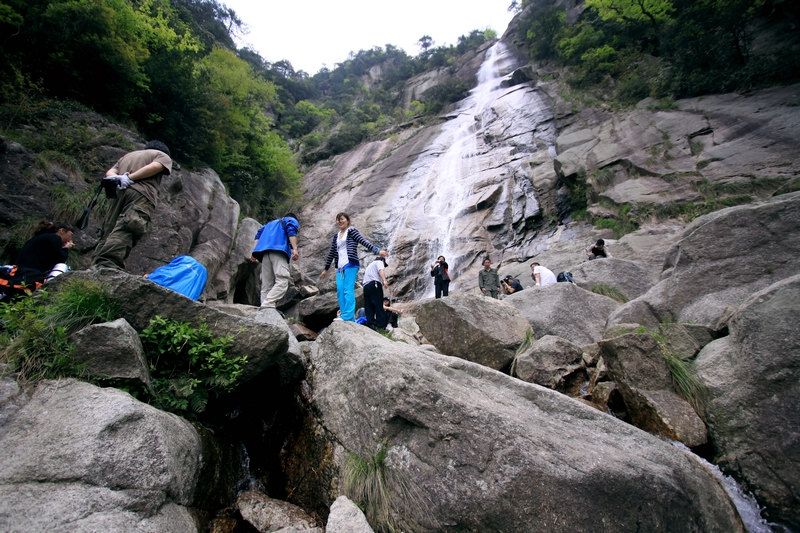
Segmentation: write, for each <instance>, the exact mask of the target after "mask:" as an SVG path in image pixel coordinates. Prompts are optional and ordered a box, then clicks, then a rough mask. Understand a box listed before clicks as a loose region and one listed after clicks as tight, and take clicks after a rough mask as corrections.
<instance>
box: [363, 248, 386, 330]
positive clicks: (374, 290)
mask: <svg viewBox="0 0 800 533" xmlns="http://www.w3.org/2000/svg"><path fill="white" fill-rule="evenodd" d="M386 266H387V265H386V259H384V258H383V257H382V256H378V257H376V258H375V259H374V260H373V261H372V262H371V263H370V264H369V265H368V266H367V269H366V270H365V271H364V279H363V280H362V285H363V286H364V311H365V313H366V315H367V327H369V328H372V329H377V328H378V327H379V325H381V324H385V321H384V320H383V288H384V287H386V272H385V270H386Z"/></svg>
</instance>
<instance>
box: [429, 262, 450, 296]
mask: <svg viewBox="0 0 800 533" xmlns="http://www.w3.org/2000/svg"><path fill="white" fill-rule="evenodd" d="M431 276H432V277H433V287H434V291H435V293H436V298H441V297H442V296H447V295H448V294H449V292H450V270H449V268H448V266H447V261H445V260H444V256H443V255H440V256H439V257H437V258H436V261H435V262H434V263H433V265H431Z"/></svg>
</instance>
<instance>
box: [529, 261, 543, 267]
mask: <svg viewBox="0 0 800 533" xmlns="http://www.w3.org/2000/svg"><path fill="white" fill-rule="evenodd" d="M531 266H532V267H538V266H542V265H540V264H539V263H536V262H533V263H531Z"/></svg>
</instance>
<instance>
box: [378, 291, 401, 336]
mask: <svg viewBox="0 0 800 533" xmlns="http://www.w3.org/2000/svg"><path fill="white" fill-rule="evenodd" d="M401 314H402V311H401V310H400V309H398V308H397V307H392V300H391V299H389V298H386V297H384V298H383V317H382V321H381V323H380V324H378V327H379V328H382V329H386V328H387V326H392V327H393V328H396V327H397V321H398V320H399V319H400V315H401Z"/></svg>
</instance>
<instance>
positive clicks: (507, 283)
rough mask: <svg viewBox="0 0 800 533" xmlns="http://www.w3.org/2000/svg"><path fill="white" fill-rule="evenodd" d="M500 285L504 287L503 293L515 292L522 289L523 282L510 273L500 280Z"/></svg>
mask: <svg viewBox="0 0 800 533" xmlns="http://www.w3.org/2000/svg"><path fill="white" fill-rule="evenodd" d="M500 287H502V289H503V294H514V293H515V292H519V291H521V290H522V283H520V282H519V280H518V279H517V278H515V277H514V276H512V275H511V274H509V275H508V276H506V277H504V278H503V279H501V280H500Z"/></svg>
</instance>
